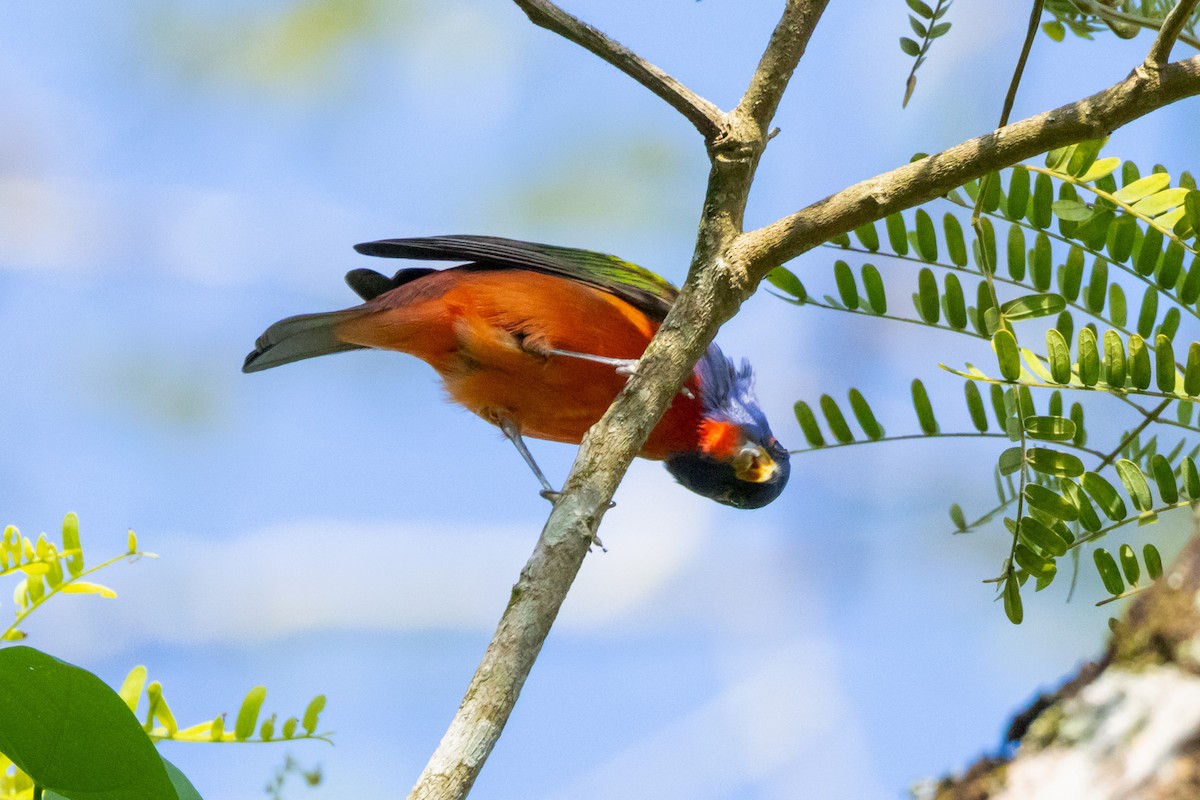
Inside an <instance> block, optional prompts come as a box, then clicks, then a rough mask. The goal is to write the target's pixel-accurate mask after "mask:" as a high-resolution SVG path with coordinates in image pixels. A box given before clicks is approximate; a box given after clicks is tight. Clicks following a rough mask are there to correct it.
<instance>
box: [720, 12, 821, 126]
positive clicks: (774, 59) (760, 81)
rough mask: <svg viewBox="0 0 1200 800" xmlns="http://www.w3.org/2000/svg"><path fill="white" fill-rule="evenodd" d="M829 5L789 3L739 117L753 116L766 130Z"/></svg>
mask: <svg viewBox="0 0 1200 800" xmlns="http://www.w3.org/2000/svg"><path fill="white" fill-rule="evenodd" d="M827 5H829V0H788V3H787V6H786V7H785V9H784V12H783V18H782V19H780V21H779V24H778V25H776V26H775V30H774V32H773V33H772V34H771V41H770V44H768V45H767V49H766V51H765V52H764V53H763V55H762V59H761V60H760V61H759V62H758V69H756V70H755V71H754V76H753V77H752V78H751V79H750V86H749V87H748V88H747V89H746V94H745V95H744V96H743V97H742V101H741V102H740V103H738V106H737V110H736V111H735V113H737V114H743V115H747V116H749V117H750V118H751V119H753V120H754V121H755V123H757V124H758V126H759V128H760V129H762V130H764V131H765V130H766V127H767V125H769V124H770V122H771V119H772V118H774V116H775V110H776V109H777V108H778V107H779V99H780V98H781V97H783V91H784V89H786V88H787V84H788V80H790V79H791V77H792V71H793V70H795V69H796V65H797V64H798V63H800V58H801V57H802V56H803V55H804V51H805V49H806V48H807V47H808V40H809V39H810V38H811V37H812V33H813V31H814V30H815V29H816V27H817V23H818V22H820V20H821V14H823V13H824V12H825V7H826V6H827Z"/></svg>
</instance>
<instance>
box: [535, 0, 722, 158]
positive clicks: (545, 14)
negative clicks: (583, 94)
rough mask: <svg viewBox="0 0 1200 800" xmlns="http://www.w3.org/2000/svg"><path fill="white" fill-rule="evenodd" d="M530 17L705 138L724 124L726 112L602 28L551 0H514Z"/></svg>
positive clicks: (715, 132)
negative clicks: (609, 68)
mask: <svg viewBox="0 0 1200 800" xmlns="http://www.w3.org/2000/svg"><path fill="white" fill-rule="evenodd" d="M513 2H515V3H516V4H517V5H518V6H519V7H520V9H521V10H522V11H524V12H525V14H526V16H528V17H529V20H530V21H531V22H532V23H533V24H534V25H537V26H539V27H542V28H545V29H546V30H549V31H553V32H554V33H557V34H558V35H559V36H561V37H563V38H564V39H567V40H568V41H572V42H574V43H575V44H577V45H579V46H580V47H582V48H583V49H585V50H588V51H590V52H592V53H594V54H595V55H597V56H599V57H600V58H602V59H603V60H605V61H607V62H608V63H609V64H612V65H613V66H614V67H616V68H617V69H619V70H621V72H624V73H625V74H626V75H628V76H629V77H631V78H633V79H634V80H635V81H637V82H638V83H640V84H641V85H642V86H645V87H646V88H647V89H649V90H650V91H652V92H654V93H655V94H656V95H658V96H659V97H661V98H662V99H663V100H666V101H667V103H669V104H670V105H671V107H672V108H674V109H675V110H676V111H678V112H679V113H680V114H683V116H685V117H687V119H688V120H689V121H690V122H691V123H692V124H693V125H695V126H696V130H698V131H700V134H701V135H702V136H703V137H704V139H705V141H710V142H711V141H713V140H714V139H716V138H717V137H718V136H719V135H720V134H721V131H722V129H723V128H724V116H725V115H724V114H723V113H721V110H720V109H719V108H717V107H716V105H714V104H713V103H711V102H709V101H708V100H705V99H704V98H703V97H701V96H700V95H698V94H696V93H695V92H693V91H692V90H691V89H689V88H688V87H686V86H684V85H683V84H682V83H680V82H679V81H677V80H676V79H675V78H672V77H671V76H670V75H668V74H667V73H666V72H663V71H662V70H661V69H659V68H658V67H656V66H654V65H653V64H651V63H650V62H649V61H647V60H646V59H644V58H642V57H641V56H639V55H638V54H637V53H635V52H633V51H632V50H630V49H629V48H628V47H626V46H625V45H623V44H621V43H620V42H618V41H615V40H613V39H610V38H609V37H608V36H606V35H605V34H604V33H603V32H602V31H599V30H597V29H596V28H593V27H592V26H591V25H588V24H587V23H586V22H584V21H582V20H580V19H578V18H576V17H573V16H571V15H570V14H568V13H567V12H566V11H563V10H562V9H561V8H559V7H558V6H556V5H554V3H551V2H549V0H513Z"/></svg>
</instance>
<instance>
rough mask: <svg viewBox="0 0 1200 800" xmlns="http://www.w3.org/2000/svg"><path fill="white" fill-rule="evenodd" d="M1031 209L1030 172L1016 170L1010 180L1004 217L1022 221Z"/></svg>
mask: <svg viewBox="0 0 1200 800" xmlns="http://www.w3.org/2000/svg"><path fill="white" fill-rule="evenodd" d="M1028 209H1029V172H1028V171H1026V170H1023V169H1014V170H1012V174H1011V175H1010V176H1009V180H1008V198H1007V201H1006V203H1005V205H1004V215H1005V216H1006V217H1008V218H1009V219H1022V218H1023V217H1024V216H1025V213H1026V211H1028Z"/></svg>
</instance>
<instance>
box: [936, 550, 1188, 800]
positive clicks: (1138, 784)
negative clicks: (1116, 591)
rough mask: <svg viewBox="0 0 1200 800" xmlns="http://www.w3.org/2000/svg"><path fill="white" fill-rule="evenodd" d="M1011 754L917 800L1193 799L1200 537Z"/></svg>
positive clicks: (1042, 702) (1037, 715) (1021, 717)
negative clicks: (1101, 652)
mask: <svg viewBox="0 0 1200 800" xmlns="http://www.w3.org/2000/svg"><path fill="white" fill-rule="evenodd" d="M1008 738H1009V740H1010V742H1011V743H1012V750H1011V752H1010V753H1007V754H1004V755H1001V756H996V757H985V758H982V759H980V760H979V761H978V762H976V763H975V764H974V765H972V766H971V768H970V769H968V770H967V772H966V773H965V774H964V775H962V776H961V777H957V778H945V779H943V780H941V781H938V782H936V783H930V784H929V785H927V786H925V787H922V788H919V789H917V790H916V791H915V792H914V794H915V796H916V797H917V798H918V800H1018V798H1019V800H1074V798H1080V800H1083V798H1086V800H1118V798H1119V799H1120V800H1194V799H1195V798H1200V535H1198V536H1194V537H1193V538H1192V539H1191V540H1190V541H1189V542H1188V544H1187V546H1186V547H1185V548H1184V549H1183V552H1182V553H1180V554H1179V557H1178V558H1177V559H1176V560H1175V562H1174V563H1173V564H1172V565H1171V566H1170V567H1169V568H1168V569H1167V570H1166V571H1165V572H1164V573H1163V576H1162V578H1160V579H1159V580H1158V581H1157V582H1156V583H1155V584H1154V585H1153V586H1151V587H1150V588H1149V589H1147V590H1146V591H1145V592H1143V593H1141V594H1140V595H1138V596H1137V597H1136V598H1135V599H1134V600H1133V601H1132V602H1131V603H1130V605H1129V608H1128V609H1127V610H1126V613H1125V615H1124V617H1123V618H1122V619H1121V620H1120V622H1119V623H1118V624H1116V625H1115V626H1114V633H1113V635H1112V637H1111V639H1110V640H1109V643H1108V648H1107V650H1106V652H1105V653H1104V655H1103V656H1102V657H1101V658H1100V659H1099V660H1098V661H1095V662H1092V663H1090V664H1087V665H1085V666H1084V667H1083V668H1082V669H1080V670H1079V672H1078V673H1077V674H1076V675H1075V676H1074V677H1073V678H1071V679H1070V680H1069V681H1068V682H1067V683H1066V684H1065V685H1064V686H1063V687H1062V688H1061V689H1059V690H1058V691H1057V692H1054V693H1052V694H1049V695H1043V696H1042V697H1040V698H1038V699H1037V700H1036V701H1034V703H1033V705H1032V706H1030V708H1028V709H1027V710H1026V711H1024V712H1022V713H1021V714H1018V715H1017V717H1016V718H1015V719H1014V720H1013V723H1012V726H1011V728H1010V729H1009V736H1008Z"/></svg>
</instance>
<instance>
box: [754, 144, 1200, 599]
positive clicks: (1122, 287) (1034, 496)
mask: <svg viewBox="0 0 1200 800" xmlns="http://www.w3.org/2000/svg"><path fill="white" fill-rule="evenodd" d="M1103 144H1104V142H1103V141H1089V142H1082V143H1079V144H1077V145H1073V146H1071V147H1067V148H1063V149H1061V150H1056V151H1054V152H1052V153H1050V154H1049V155H1048V156H1047V157H1046V160H1045V165H1044V166H1041V165H1032V164H1022V165H1018V166H1016V167H1013V168H1012V169H1008V170H1004V171H1003V172H1002V173H998V174H994V175H991V176H988V177H987V178H985V179H984V180H983V181H980V182H976V183H971V184H968V185H966V186H963V187H961V189H960V190H956V191H953V192H951V193H949V194H948V195H947V196H946V197H945V198H943V199H942V200H941V201H939V203H940V205H941V206H942V208H938V207H937V204H929V205H928V206H926V207H922V208H918V209H916V210H915V211H914V212H913V213H912V214H911V216H908V215H902V214H893V215H891V216H889V217H887V218H886V219H885V220H883V224H882V231H881V230H880V226H878V225H874V224H871V225H866V226H864V227H863V228H860V229H859V230H857V231H855V232H854V235H853V237H850V236H843V237H841V238H840V239H839V240H836V241H834V242H832V243H830V244H829V245H827V246H828V247H831V248H835V249H840V250H841V251H843V252H844V253H845V254H846V258H842V259H835V260H834V264H833V269H832V276H831V277H832V288H833V290H834V293H830V294H823V295H821V298H822V299H817V298H816V297H814V295H813V294H812V293H811V292H809V290H808V289H807V288H806V287H805V286H804V284H803V283H802V282H801V281H800V280H799V278H798V277H797V276H796V275H795V274H793V273H792V272H790V271H788V270H786V269H783V268H780V269H777V270H775V271H774V272H773V273H772V274H771V275H770V276H769V279H770V282H771V283H772V284H773V286H774V287H775V289H776V294H778V295H779V296H781V297H782V298H783V299H785V300H787V301H788V302H791V303H793V304H796V305H799V306H806V307H816V308H821V309H826V310H831V311H838V312H843V313H852V314H860V315H865V316H876V317H881V318H888V319H893V320H902V321H904V322H908V323H912V324H918V325H923V326H926V327H932V328H937V329H939V330H943V331H946V332H950V333H957V334H961V335H965V336H969V337H973V338H975V339H986V340H988V341H989V343H990V345H991V347H990V351H991V352H990V353H989V354H988V355H987V356H986V358H985V359H984V362H985V366H983V367H980V366H976V365H973V364H966V365H964V366H962V367H954V368H952V367H948V366H945V365H943V368H944V369H946V370H947V371H948V372H950V373H952V374H954V375H957V376H959V377H961V378H963V379H965V380H966V384H965V386H966V388H965V392H964V396H965V400H966V410H967V412H968V413H967V415H968V417H969V418H970V420H971V428H973V430H971V429H964V430H961V431H957V432H951V433H945V432H942V431H941V429H940V427H939V425H938V422H937V419H936V417H935V415H934V411H933V405H932V403H931V401H930V399H929V394H928V392H927V391H926V390H925V387H924V385H923V384H922V383H921V382H920V381H914V382H913V384H912V400H913V407H914V410H915V412H916V421H917V429H918V431H919V432H913V433H905V434H901V435H898V436H890V437H889V436H888V435H886V433H885V432H884V429H883V426H882V425H881V424H880V423H879V422H878V421H877V418H876V415H875V413H874V411H873V410H872V409H871V408H870V406H869V405H868V404H867V402H866V400H865V399H864V398H863V396H862V394H861V393H860V392H858V390H852V391H851V393H850V396H849V405H850V409H851V413H852V416H853V418H854V419H855V421H856V423H857V425H858V427H859V428H860V429H861V431H862V436H861V438H860V437H859V436H858V435H857V434H856V433H855V432H854V431H853V430H851V427H850V425H849V423H848V422H847V417H846V415H845V413H843V411H842V409H841V408H840V407H839V406H838V403H837V402H836V401H835V400H834V399H833V398H832V397H831V396H829V395H825V396H822V397H821V398H820V400H819V402H818V403H817V404H816V408H817V409H819V411H820V413H821V416H822V417H823V421H824V425H825V428H827V429H828V431H829V433H830V438H829V440H827V439H826V437H825V434H824V432H823V431H822V427H821V424H820V423H819V422H818V418H817V413H816V411H815V410H814V408H813V406H810V405H809V404H808V403H806V402H803V401H802V402H798V403H797V404H796V417H797V420H798V422H799V424H800V427H801V430H802V431H803V432H804V435H805V439H806V440H807V442H808V444H809V447H808V448H806V449H805V450H801V451H797V452H799V453H807V452H812V451H814V450H818V449H828V448H830V447H841V446H847V445H850V444H859V443H867V442H883V441H894V440H897V439H911V438H929V439H935V438H948V437H962V436H971V437H979V438H984V437H994V438H1004V439H1007V445H1008V446H1007V447H1005V448H1004V449H1003V450H1002V451H1001V452H1000V453H999V456H998V458H997V462H996V464H995V467H994V468H993V473H994V474H993V477H994V481H995V485H996V493H997V498H998V503H997V505H996V506H995V507H993V508H991V509H988V510H986V511H984V512H983V513H980V514H977V515H975V518H974V519H973V520H969V519H968V517H967V515H966V514H965V513H964V512H963V510H962V507H961V506H959V505H957V504H955V505H954V506H952V507H951V511H950V514H951V519H952V520H953V522H954V525H955V528H956V529H957V531H959V532H967V531H972V530H975V529H976V528H979V527H981V526H983V525H985V524H987V523H989V522H991V521H992V520H993V519H995V518H996V517H997V516H999V515H1003V517H1002V520H1003V525H1004V529H1005V531H1006V533H1007V537H1008V547H1007V554H1006V556H1005V558H1004V561H1003V563H1002V566H1001V570H1000V573H999V575H998V576H997V577H995V578H993V579H992V580H993V581H995V582H996V583H997V584H998V585H999V589H1000V592H1001V595H1002V597H1003V599H1004V607H1005V610H1006V611H1007V613H1008V616H1009V618H1010V619H1011V620H1012V621H1013V622H1020V621H1021V619H1022V618H1023V614H1024V611H1023V601H1022V596H1021V589H1022V587H1023V586H1025V585H1026V584H1027V583H1028V581H1029V580H1030V579H1031V578H1032V579H1033V581H1034V585H1035V587H1036V588H1037V589H1039V590H1040V589H1042V588H1045V587H1046V586H1048V585H1050V583H1051V582H1052V581H1053V580H1054V578H1055V576H1056V574H1057V572H1058V561H1059V559H1061V558H1063V557H1064V556H1067V555H1068V554H1071V556H1072V558H1075V557H1076V555H1077V553H1078V551H1079V550H1080V549H1081V548H1083V547H1085V546H1094V543H1096V542H1097V541H1098V540H1100V539H1101V538H1103V537H1105V536H1107V535H1108V534H1109V533H1111V532H1112V531H1114V530H1116V529H1118V528H1122V527H1125V526H1127V525H1130V524H1132V523H1135V522H1136V523H1137V524H1139V525H1145V524H1148V523H1152V522H1154V521H1156V520H1157V518H1158V515H1159V514H1161V513H1164V512H1166V511H1171V510H1174V509H1178V508H1187V507H1189V506H1192V505H1193V504H1195V503H1196V502H1197V501H1200V472H1198V471H1197V466H1196V462H1195V459H1196V457H1197V455H1198V454H1200V425H1197V424H1196V422H1195V421H1194V416H1195V414H1194V409H1195V404H1196V403H1197V401H1198V398H1200V342H1195V341H1190V342H1189V341H1188V340H1187V339H1184V338H1182V337H1181V336H1180V330H1181V328H1184V329H1186V328H1187V327H1192V328H1195V327H1197V322H1200V306H1198V305H1197V301H1198V300H1200V246H1198V242H1197V233H1198V232H1200V192H1198V191H1196V183H1195V180H1194V179H1193V178H1192V177H1191V176H1190V175H1189V174H1188V173H1186V172H1185V173H1182V174H1181V175H1180V176H1179V178H1178V180H1173V179H1172V177H1171V175H1170V174H1169V173H1168V172H1167V171H1166V170H1165V169H1164V168H1163V167H1161V166H1155V167H1154V168H1153V169H1152V170H1150V171H1149V172H1148V173H1146V174H1143V173H1142V171H1141V170H1140V169H1139V168H1138V167H1137V166H1136V165H1134V164H1133V163H1130V162H1125V163H1122V162H1121V160H1120V159H1118V158H1114V157H1101V148H1102V146H1103ZM981 191H982V192H983V197H982V201H981V203H980V207H981V213H982V218H981V220H980V224H979V226H978V228H977V229H975V228H972V226H971V225H970V224H969V223H968V222H966V220H967V219H968V218H969V217H970V215H971V212H972V211H973V210H974V208H975V205H976V201H977V200H980V197H979V193H980V192H981ZM943 209H945V210H943ZM939 214H940V219H938V218H937V217H936V216H935V215H939ZM976 230H978V234H976V233H975V231H976ZM967 232H970V235H969V236H968V233H967ZM848 259H856V260H859V261H861V262H862V263H861V264H860V266H859V267H858V268H857V270H856V269H855V268H854V267H852V266H851V265H850V263H849V260H848ZM868 259H869V260H868ZM876 264H879V265H883V266H884V267H885V268H884V269H883V270H881V269H880V268H879V267H878V266H876ZM904 267H908V269H909V270H910V271H914V270H915V272H916V276H915V277H916V281H915V283H916V286H915V289H916V291H914V292H906V293H909V294H910V296H911V305H909V303H908V302H899V303H897V302H895V300H894V298H893V297H889V294H891V295H893V296H894V295H895V293H896V292H895V289H894V287H893V289H892V290H891V291H890V292H889V282H891V283H895V281H894V280H893V279H892V272H893V271H894V270H897V269H903V268H904ZM939 275H940V279H939ZM885 276H886V279H885ZM1128 298H1135V299H1136V302H1135V303H1132V304H1131V303H1130V301H1129V299H1128ZM1185 322H1186V325H1185ZM1193 335H1194V334H1193ZM988 364H990V365H993V366H987V365H988ZM981 387H986V395H987V397H988V401H989V402H987V403H985V401H984V395H985V391H981ZM1035 390H1040V391H1045V392H1048V393H1049V398H1050V399H1049V403H1048V405H1047V407H1046V408H1044V409H1041V410H1039V409H1038V408H1036V407H1035V405H1034V396H1035V394H1036V393H1037V392H1036V391H1035ZM1069 393H1070V394H1075V395H1077V396H1078V397H1079V398H1080V399H1082V398H1084V397H1085V396H1088V395H1090V396H1092V397H1103V398H1107V399H1108V400H1110V401H1112V402H1116V403H1119V404H1121V405H1123V406H1124V407H1126V408H1127V409H1128V410H1129V412H1130V413H1131V414H1132V415H1133V417H1134V424H1133V425H1132V426H1131V427H1130V429H1128V430H1125V431H1122V432H1120V433H1119V434H1118V435H1116V436H1113V435H1112V433H1113V432H1112V431H1109V430H1100V431H1095V430H1093V431H1091V432H1090V434H1091V435H1089V431H1088V430H1087V428H1086V427H1085V420H1084V409H1083V404H1082V403H1081V402H1078V401H1076V402H1072V404H1071V406H1070V409H1069V410H1066V409H1065V408H1064V398H1065V397H1067V396H1070V394H1069ZM989 406H990V410H991V412H992V414H991V416H992V418H993V419H994V421H995V423H996V428H995V429H991V428H990V422H991V421H990V420H989V418H988V416H989V415H988V410H989ZM1168 428H1171V429H1175V430H1177V431H1178V432H1179V440H1178V441H1177V442H1176V443H1175V444H1174V445H1173V446H1171V447H1170V449H1169V450H1167V451H1166V452H1161V453H1160V452H1159V443H1158V434H1157V433H1156V432H1160V431H1165V430H1167V429H1168ZM1089 439H1091V441H1090V442H1089ZM1097 440H1103V441H1097ZM1164 449H1165V448H1164ZM1093 560H1094V562H1095V564H1096V567H1097V570H1098V572H1099V573H1100V577H1101V579H1102V582H1103V584H1104V586H1105V588H1106V589H1107V590H1108V591H1109V593H1110V594H1111V595H1112V597H1109V598H1106V599H1103V600H1101V602H1110V601H1111V600H1113V599H1117V598H1121V597H1125V596H1128V594H1130V593H1131V592H1132V591H1136V590H1138V589H1139V588H1141V587H1142V586H1143V576H1147V577H1149V578H1151V579H1153V578H1155V577H1157V576H1158V574H1160V572H1161V559H1160V557H1159V555H1158V551H1157V549H1155V548H1154V547H1153V545H1149V546H1148V547H1143V548H1142V555H1141V562H1140V563H1139V560H1138V555H1137V553H1136V552H1135V551H1134V549H1133V548H1132V547H1130V546H1127V545H1120V546H1118V548H1117V556H1116V557H1115V558H1114V557H1113V555H1112V554H1110V553H1109V552H1108V551H1106V550H1103V549H1099V548H1096V549H1094V550H1093ZM1143 564H1144V566H1145V569H1144V570H1143V569H1142V565H1143Z"/></svg>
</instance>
